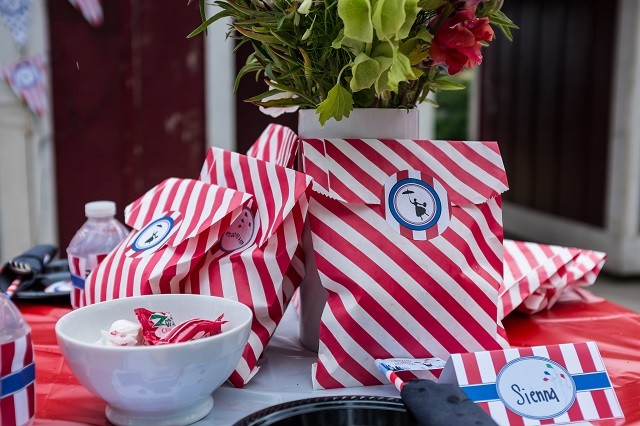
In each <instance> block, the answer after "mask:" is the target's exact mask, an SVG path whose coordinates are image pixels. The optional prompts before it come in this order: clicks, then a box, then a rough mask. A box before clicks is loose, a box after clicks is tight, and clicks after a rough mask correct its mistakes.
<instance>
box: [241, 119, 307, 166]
mask: <svg viewBox="0 0 640 426" xmlns="http://www.w3.org/2000/svg"><path fill="white" fill-rule="evenodd" d="M298 142H299V139H298V135H296V134H295V132H294V131H293V130H291V129H290V128H288V127H285V126H282V125H280V124H275V123H271V124H269V125H268V126H267V128H266V129H264V131H263V132H262V134H261V135H260V137H259V138H258V139H257V140H256V141H255V142H254V143H253V145H251V148H249V150H248V151H247V156H248V157H253V158H257V159H258V160H262V161H268V162H269V163H274V164H276V165H278V166H282V167H288V168H293V166H294V163H295V159H296V151H297V150H298Z"/></svg>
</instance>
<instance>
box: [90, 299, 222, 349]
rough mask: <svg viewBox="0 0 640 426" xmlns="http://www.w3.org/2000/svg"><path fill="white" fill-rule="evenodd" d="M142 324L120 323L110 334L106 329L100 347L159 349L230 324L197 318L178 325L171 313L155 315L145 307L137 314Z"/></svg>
mask: <svg viewBox="0 0 640 426" xmlns="http://www.w3.org/2000/svg"><path fill="white" fill-rule="evenodd" d="M133 312H134V313H135V314H136V317H137V318H138V321H139V322H140V324H135V323H133V322H131V321H127V320H117V321H116V322H114V323H113V324H112V325H111V328H110V329H109V331H105V330H102V336H103V339H102V340H100V341H98V344H103V345H106V346H141V345H145V346H156V345H166V344H169V343H180V342H189V341H191V340H197V339H202V338H204V337H209V336H215V335H216V334H220V333H222V325H223V324H226V323H227V321H224V320H223V319H222V318H223V316H224V315H220V316H219V317H218V318H216V319H215V320H213V321H211V320H206V319H200V318H193V319H190V320H187V321H184V322H181V323H180V324H177V325H176V323H175V321H174V320H173V315H171V313H170V312H153V311H150V310H148V309H145V308H137V309H134V311H133Z"/></svg>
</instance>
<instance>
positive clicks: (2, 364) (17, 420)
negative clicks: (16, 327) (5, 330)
mask: <svg viewBox="0 0 640 426" xmlns="http://www.w3.org/2000/svg"><path fill="white" fill-rule="evenodd" d="M33 361H34V360H33V348H32V346H31V334H27V335H26V336H23V337H21V338H19V339H17V340H15V341H13V342H6V343H2V344H0V425H2V426H15V425H26V424H28V423H29V420H30V419H32V418H33V417H34V416H35V364H34V362H33Z"/></svg>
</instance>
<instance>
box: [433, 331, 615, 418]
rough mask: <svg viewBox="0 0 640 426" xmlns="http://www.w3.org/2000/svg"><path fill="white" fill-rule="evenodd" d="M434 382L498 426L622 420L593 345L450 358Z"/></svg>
mask: <svg viewBox="0 0 640 426" xmlns="http://www.w3.org/2000/svg"><path fill="white" fill-rule="evenodd" d="M439 382H440V383H455V384H457V385H458V386H460V387H461V388H462V390H463V391H464V392H465V393H466V394H467V396H469V399H471V400H473V401H474V402H475V403H477V404H478V405H480V406H481V407H482V408H484V409H485V410H486V411H487V412H488V413H489V414H490V415H491V417H493V419H494V420H495V421H496V422H497V423H498V424H500V425H515V424H524V425H539V424H562V423H571V422H579V421H591V420H600V419H609V418H622V417H624V415H623V413H622V409H621V408H620V404H619V402H618V398H617V397H616V394H615V392H614V390H613V388H612V386H611V380H610V379H609V375H608V374H607V371H606V368H605V366H604V362H603V361H602V357H601V356H600V352H599V351H598V347H597V346H596V344H595V342H587V343H577V344H562V345H552V346H535V347H531V348H522V349H506V350H502V351H490V352H473V353H468V354H455V355H451V358H449V360H448V361H447V364H446V365H445V367H444V370H443V371H442V375H441V376H440V380H439Z"/></svg>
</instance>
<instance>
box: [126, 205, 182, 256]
mask: <svg viewBox="0 0 640 426" xmlns="http://www.w3.org/2000/svg"><path fill="white" fill-rule="evenodd" d="M181 222H182V220H181V218H180V212H166V213H164V214H163V215H161V216H160V217H158V218H155V219H153V220H151V221H150V222H149V223H148V224H147V225H145V226H144V227H142V229H140V231H138V232H137V233H136V234H135V237H134V238H133V242H132V243H131V247H130V248H129V250H127V252H126V253H125V254H126V255H127V256H129V257H142V256H148V255H150V254H153V253H155V252H156V251H158V250H160V249H161V248H162V247H164V246H165V245H166V244H167V241H169V237H170V236H172V235H173V234H174V233H175V232H176V231H177V229H178V227H179V225H180V224H181Z"/></svg>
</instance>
